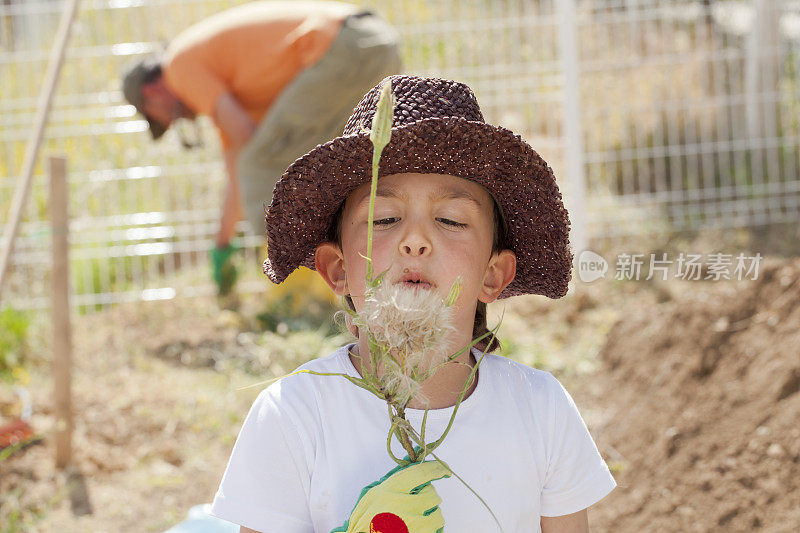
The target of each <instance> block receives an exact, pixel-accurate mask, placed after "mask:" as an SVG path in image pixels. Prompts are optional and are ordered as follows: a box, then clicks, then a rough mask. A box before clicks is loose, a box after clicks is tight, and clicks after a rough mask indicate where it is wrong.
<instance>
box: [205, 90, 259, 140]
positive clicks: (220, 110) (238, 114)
mask: <svg viewBox="0 0 800 533" xmlns="http://www.w3.org/2000/svg"><path fill="white" fill-rule="evenodd" d="M213 119H214V123H215V124H216V125H217V126H219V128H220V129H221V130H222V131H223V132H224V133H225V135H226V136H227V137H228V139H229V140H230V143H231V148H232V149H233V151H234V152H235V153H237V154H238V153H239V151H240V150H241V149H242V148H243V147H244V145H245V144H247V141H249V140H250V137H252V136H253V132H255V131H256V124H255V122H253V119H251V118H250V115H248V114H247V111H245V110H244V108H243V107H242V106H241V104H239V102H238V101H237V100H236V98H234V97H233V95H232V94H231V93H227V92H226V93H224V94H223V95H222V96H220V97H219V99H217V103H216V105H215V106H214V116H213Z"/></svg>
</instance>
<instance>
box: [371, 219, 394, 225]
mask: <svg viewBox="0 0 800 533" xmlns="http://www.w3.org/2000/svg"><path fill="white" fill-rule="evenodd" d="M398 220H400V218H398V217H386V218H379V219H377V220H373V221H372V223H373V225H375V226H389V225H391V224H394V223H395V222H397V221H398Z"/></svg>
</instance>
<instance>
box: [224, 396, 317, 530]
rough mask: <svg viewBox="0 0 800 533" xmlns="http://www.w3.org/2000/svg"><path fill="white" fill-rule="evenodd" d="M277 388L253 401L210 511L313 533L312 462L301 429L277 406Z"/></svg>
mask: <svg viewBox="0 0 800 533" xmlns="http://www.w3.org/2000/svg"><path fill="white" fill-rule="evenodd" d="M273 387H275V386H273ZM278 390H279V389H278ZM274 391H275V389H273V388H272V387H271V388H270V389H267V390H265V391H264V392H262V393H261V395H259V397H258V398H257V399H256V401H255V402H254V403H253V406H252V407H251V409H250V412H249V413H248V415H247V418H246V419H245V421H244V425H243V426H242V429H241V431H240V432H239V437H238V438H237V439H236V444H235V445H234V447H233V452H232V453H231V457H230V460H229V462H228V467H227V469H226V470H225V474H224V475H223V477H222V482H221V483H220V486H219V490H218V491H217V494H216V496H215V497H214V503H213V504H212V507H211V513H212V514H213V515H214V516H217V517H219V518H222V519H223V520H228V521H229V522H233V523H235V524H239V525H241V526H245V527H248V528H250V529H254V530H256V531H261V532H264V533H271V532H274V531H280V532H285V533H310V532H313V531H314V528H313V526H312V522H311V516H310V513H309V508H308V491H309V484H310V468H309V463H308V458H307V456H306V454H307V451H306V446H305V445H304V443H303V439H302V438H301V436H300V435H301V432H302V429H300V428H298V427H297V426H296V425H295V424H294V423H293V421H292V417H291V415H290V413H289V412H287V410H286V409H278V406H277V404H276V402H275V398H276V394H275V392H274Z"/></svg>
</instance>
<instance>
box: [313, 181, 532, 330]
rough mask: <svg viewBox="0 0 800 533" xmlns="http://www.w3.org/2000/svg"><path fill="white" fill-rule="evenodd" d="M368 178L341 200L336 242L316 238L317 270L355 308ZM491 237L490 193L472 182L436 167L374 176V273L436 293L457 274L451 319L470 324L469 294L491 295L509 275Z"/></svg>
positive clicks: (509, 256) (363, 265)
mask: <svg viewBox="0 0 800 533" xmlns="http://www.w3.org/2000/svg"><path fill="white" fill-rule="evenodd" d="M369 186H370V184H369V183H366V184H364V185H362V186H360V187H359V188H358V189H356V190H355V191H354V192H353V193H352V194H351V195H350V196H349V197H348V198H347V200H346V202H345V204H344V209H343V214H342V221H341V249H340V250H339V249H338V247H336V245H335V244H333V243H324V244H322V245H320V247H319V248H318V251H317V262H318V264H317V266H318V268H317V270H319V271H320V273H321V274H322V275H323V277H325V278H326V280H327V281H328V282H329V284H331V286H332V287H333V288H334V290H335V291H336V292H337V293H342V292H344V293H345V294H349V295H350V296H351V297H352V299H353V303H354V305H355V307H356V310H357V311H360V310H361V308H362V306H363V302H364V291H365V281H364V278H365V275H366V270H367V262H366V260H365V259H364V256H366V254H367V216H368V212H369ZM493 237H494V204H493V200H492V197H491V196H490V195H489V193H488V192H487V191H486V190H485V189H484V188H483V187H482V186H480V185H478V184H477V183H474V182H472V181H469V180H466V179H462V178H457V177H454V176H448V175H442V174H395V175H391V176H385V177H383V178H381V179H380V180H379V181H378V191H377V197H376V199H375V213H374V227H373V248H372V259H373V268H374V272H375V274H376V275H377V274H379V273H381V272H383V271H385V270H386V271H387V273H386V281H388V282H389V283H393V284H396V283H403V284H406V285H408V286H410V287H418V288H419V289H422V290H435V291H437V292H439V293H440V294H441V295H442V296H443V297H445V296H446V295H447V293H448V292H449V291H450V287H451V286H452V285H453V282H454V281H455V280H456V278H457V277H459V276H460V277H461V283H462V285H461V294H460V297H459V299H458V302H457V304H456V326H457V327H458V324H459V322H463V325H464V327H466V326H467V325H469V327H470V328H471V325H472V321H473V320H474V315H475V305H476V303H477V301H478V300H481V301H483V302H490V301H493V300H494V299H496V298H497V296H499V294H500V292H502V290H503V289H504V288H505V286H506V285H508V283H510V282H511V280H512V279H513V277H514V272H515V267H516V261H515V258H514V254H513V252H511V251H510V250H505V251H503V252H501V253H498V254H493V253H492V241H493ZM326 247H327V248H326ZM332 249H333V251H331V250H332ZM321 250H322V253H321ZM326 251H327V253H326ZM334 252H336V253H338V258H333V257H332V255H331V254H333V253H334ZM321 255H327V256H328V257H331V258H332V259H333V260H334V261H338V262H337V263H336V264H337V267H336V268H340V270H341V271H337V270H336V268H334V269H333V270H330V269H329V268H328V264H327V262H326V264H324V265H321V264H320V256H321ZM323 262H324V261H323ZM498 262H499V263H500V264H498ZM320 267H322V268H320ZM331 274H332V275H331ZM337 281H338V283H337ZM470 331H471V330H470Z"/></svg>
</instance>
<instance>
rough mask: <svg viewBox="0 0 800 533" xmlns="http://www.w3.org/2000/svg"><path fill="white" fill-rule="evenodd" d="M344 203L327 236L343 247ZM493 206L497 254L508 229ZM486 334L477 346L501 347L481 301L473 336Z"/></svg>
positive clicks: (494, 203)
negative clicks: (488, 322) (488, 323)
mask: <svg viewBox="0 0 800 533" xmlns="http://www.w3.org/2000/svg"><path fill="white" fill-rule="evenodd" d="M344 204H345V202H342V203H341V204H340V205H339V209H337V210H336V213H335V214H334V215H333V224H331V227H330V228H329V229H328V235H327V236H326V240H328V241H330V242H335V243H336V244H338V245H339V248H341V247H342V215H343V214H344ZM492 206H493V207H494V209H493V211H494V213H493V215H494V216H493V217H492V218H493V223H494V232H493V237H492V253H493V254H495V253H499V252H501V251H503V250H505V249H506V248H507V247H508V245H507V241H508V239H507V236H508V229H507V226H506V223H505V219H503V213H502V212H501V211H500V207H499V206H498V205H497V201H496V200H495V199H494V198H492ZM344 299H345V301H346V302H347V306H348V307H349V308H350V310H351V311H355V306H354V305H353V299H352V298H350V296H349V295H347V296H345V297H344ZM484 335H486V337H484V338H483V339H481V340H480V341H479V342H478V343H477V344H475V347H476V348H478V349H479V350H481V351H486V352H493V351H494V350H497V349H498V348H500V341H499V340H498V339H497V337H496V336H493V335H492V333H491V331H490V330H489V327H488V325H487V323H486V304H485V303H484V302H480V301H479V302H478V305H477V307H476V308H475V322H474V323H473V325H472V338H473V339H477V338H478V337H483V336H484Z"/></svg>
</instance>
